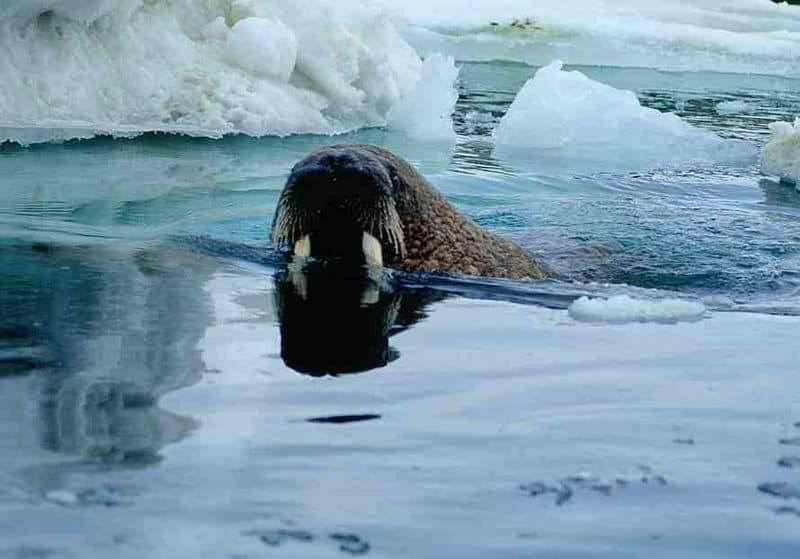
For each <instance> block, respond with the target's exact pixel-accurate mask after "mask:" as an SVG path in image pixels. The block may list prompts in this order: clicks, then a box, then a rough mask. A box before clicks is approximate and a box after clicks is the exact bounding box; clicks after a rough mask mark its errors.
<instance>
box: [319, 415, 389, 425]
mask: <svg viewBox="0 0 800 559" xmlns="http://www.w3.org/2000/svg"><path fill="white" fill-rule="evenodd" d="M380 418H381V415H380V414H377V413H364V414H354V415H328V416H324V417H311V418H309V419H306V421H307V422H308V423H356V422H358V421H370V420H373V419H380Z"/></svg>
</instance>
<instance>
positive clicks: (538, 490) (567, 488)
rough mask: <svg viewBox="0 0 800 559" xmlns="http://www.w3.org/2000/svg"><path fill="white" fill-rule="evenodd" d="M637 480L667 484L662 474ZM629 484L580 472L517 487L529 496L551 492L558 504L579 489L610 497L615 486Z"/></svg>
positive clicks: (561, 503) (645, 483) (644, 468)
mask: <svg viewBox="0 0 800 559" xmlns="http://www.w3.org/2000/svg"><path fill="white" fill-rule="evenodd" d="M638 468H639V469H640V470H647V471H648V472H652V468H651V467H649V466H641V465H640V466H638ZM639 481H640V482H641V483H642V484H643V485H650V484H651V483H650V482H651V481H652V482H653V484H657V485H659V486H662V487H663V486H666V485H667V484H668V482H667V479H666V478H665V477H664V476H662V475H653V476H650V475H643V476H640V477H639ZM629 486H630V482H629V481H628V479H626V478H624V477H621V476H618V477H616V478H614V479H613V480H608V481H607V480H603V479H601V478H600V477H598V476H595V475H591V474H586V473H580V474H576V475H572V476H568V477H565V478H562V479H560V480H557V481H556V482H555V483H551V484H548V483H545V482H542V481H535V482H532V483H527V484H523V485H520V486H519V488H520V489H521V490H522V491H524V492H526V493H528V494H529V495H530V496H531V497H538V496H540V495H544V494H546V493H549V494H552V495H554V496H555V498H556V501H555V504H556V505H559V506H560V505H563V504H564V503H567V502H568V501H570V500H571V499H572V497H573V495H574V494H575V493H576V492H577V491H579V490H583V491H594V492H595V493H600V494H602V495H605V496H606V497H610V496H611V495H612V494H613V492H614V489H615V488H616V489H624V488H626V487H629Z"/></svg>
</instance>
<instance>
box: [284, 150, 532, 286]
mask: <svg viewBox="0 0 800 559" xmlns="http://www.w3.org/2000/svg"><path fill="white" fill-rule="evenodd" d="M270 236H271V239H272V242H273V243H274V244H275V245H278V246H287V247H289V248H290V249H292V250H293V252H294V255H295V257H300V258H306V257H312V258H314V259H318V260H328V259H337V260H338V261H351V262H354V263H359V264H366V265H367V266H378V267H382V266H387V267H392V268H397V269H400V270H403V271H407V272H436V271H439V272H453V273H458V274H466V275H472V276H487V277H499V278H510V279H528V278H529V279H544V278H545V277H547V273H546V272H545V269H544V268H543V267H542V266H541V265H539V264H538V263H537V262H536V261H535V260H534V258H533V256H531V255H530V254H529V253H528V252H526V251H525V250H524V249H522V248H521V247H519V246H518V245H516V244H514V243H513V242H511V241H509V240H507V239H504V238H502V237H498V236H497V235H494V234H492V233H490V232H488V231H486V230H485V229H483V228H481V227H479V226H478V225H476V224H475V223H473V222H472V221H470V220H469V219H467V218H466V217H465V216H464V215H462V214H461V213H460V212H459V211H458V210H457V209H456V208H455V206H453V205H452V204H451V203H450V202H448V201H447V200H446V199H445V198H444V196H442V195H441V194H440V193H439V192H438V191H437V190H436V189H435V188H434V187H433V186H432V185H431V184H430V183H429V182H428V181H427V180H426V179H425V177H423V176H422V175H421V174H420V173H419V172H417V170H416V169H414V167H413V166H412V165H411V164H410V163H408V162H407V161H405V160H404V159H402V158H401V157H399V156H397V155H395V154H393V153H392V152H390V151H389V150H386V149H384V148H381V147H378V146H373V145H361V144H353V145H336V146H330V147H325V148H321V149H318V150H316V151H313V152H312V153H310V154H309V155H307V156H306V157H304V158H303V159H301V160H300V161H299V162H297V164H296V165H295V166H294V167H293V168H292V170H291V173H290V174H289V177H288V179H287V181H286V185H285V186H284V188H283V191H282V192H281V195H280V198H279V200H278V206H277V208H276V210H275V218H274V220H273V225H272V231H271V234H270Z"/></svg>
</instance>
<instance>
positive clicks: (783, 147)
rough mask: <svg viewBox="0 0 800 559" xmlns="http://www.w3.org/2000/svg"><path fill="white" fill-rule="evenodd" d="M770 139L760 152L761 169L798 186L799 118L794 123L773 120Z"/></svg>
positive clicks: (799, 159)
mask: <svg viewBox="0 0 800 559" xmlns="http://www.w3.org/2000/svg"><path fill="white" fill-rule="evenodd" d="M769 128H770V130H771V131H772V139H771V140H770V142H769V143H768V144H767V145H766V146H764V152H763V153H762V154H761V171H762V172H763V173H764V174H765V175H772V176H776V177H778V178H780V179H782V180H784V181H787V182H791V183H794V184H795V185H796V186H797V187H798V188H800V118H796V119H795V120H794V124H791V123H788V122H781V121H779V122H773V123H772V124H770V125H769Z"/></svg>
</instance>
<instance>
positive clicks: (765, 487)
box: [758, 481, 800, 499]
mask: <svg viewBox="0 0 800 559" xmlns="http://www.w3.org/2000/svg"><path fill="white" fill-rule="evenodd" d="M758 490H759V491H761V492H762V493H766V494H767V495H772V496H773V497H779V498H781V499H800V489H798V488H797V487H795V486H794V485H792V484H791V483H787V482H785V481H777V482H766V483H762V484H759V486H758Z"/></svg>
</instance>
